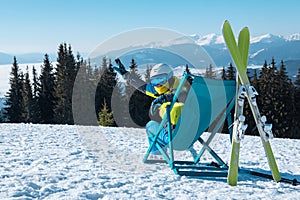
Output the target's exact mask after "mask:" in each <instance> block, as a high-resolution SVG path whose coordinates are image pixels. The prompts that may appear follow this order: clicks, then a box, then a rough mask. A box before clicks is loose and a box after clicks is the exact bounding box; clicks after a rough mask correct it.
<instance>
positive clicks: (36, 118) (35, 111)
mask: <svg viewBox="0 0 300 200" xmlns="http://www.w3.org/2000/svg"><path fill="white" fill-rule="evenodd" d="M32 81H33V82H32V87H33V91H32V110H31V121H32V122H33V123H39V122H40V120H41V109H40V106H39V102H38V99H39V96H38V95H39V91H40V86H41V84H40V82H39V79H38V76H37V73H36V69H35V67H34V66H33V68H32Z"/></svg>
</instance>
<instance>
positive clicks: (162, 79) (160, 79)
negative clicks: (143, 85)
mask: <svg viewBox="0 0 300 200" xmlns="http://www.w3.org/2000/svg"><path fill="white" fill-rule="evenodd" d="M167 81H168V76H167V74H161V75H157V76H154V77H152V78H151V84H152V85H153V86H159V85H164V84H165V83H166V82H167Z"/></svg>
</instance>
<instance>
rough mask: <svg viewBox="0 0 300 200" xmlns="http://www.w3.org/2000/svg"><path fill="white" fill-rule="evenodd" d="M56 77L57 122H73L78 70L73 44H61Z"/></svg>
mask: <svg viewBox="0 0 300 200" xmlns="http://www.w3.org/2000/svg"><path fill="white" fill-rule="evenodd" d="M55 71H56V74H55V75H56V76H55V77H56V79H55V93H56V99H57V101H56V105H55V111H54V112H55V118H56V120H55V121H56V122H57V123H66V124H73V123H74V120H73V114H72V94H73V93H72V92H73V85H74V82H75V78H76V74H77V71H78V68H77V65H76V61H75V58H74V55H73V52H72V48H71V45H69V46H68V47H67V44H66V43H64V44H60V45H59V49H58V58H57V64H56V69H55Z"/></svg>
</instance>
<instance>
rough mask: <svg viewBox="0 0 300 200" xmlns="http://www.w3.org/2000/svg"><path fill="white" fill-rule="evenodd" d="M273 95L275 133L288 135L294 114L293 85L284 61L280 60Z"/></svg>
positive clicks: (280, 135)
mask: <svg viewBox="0 0 300 200" xmlns="http://www.w3.org/2000/svg"><path fill="white" fill-rule="evenodd" d="M275 80H276V82H275V85H274V95H275V97H276V103H275V102H274V104H275V105H276V106H275V109H274V115H275V119H276V123H275V124H273V127H274V130H273V131H274V132H275V135H277V136H279V137H289V135H290V134H291V131H292V130H291V126H292V124H291V122H292V117H293V115H294V113H293V112H294V111H295V110H294V108H293V105H294V102H293V100H294V99H293V98H292V97H293V95H294V94H293V86H292V85H291V80H290V79H289V78H288V75H287V72H286V67H285V65H284V62H283V61H281V65H280V69H279V72H278V73H277V75H276V77H275Z"/></svg>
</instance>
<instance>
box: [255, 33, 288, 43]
mask: <svg viewBox="0 0 300 200" xmlns="http://www.w3.org/2000/svg"><path fill="white" fill-rule="evenodd" d="M275 41H276V42H279V41H285V38H284V37H283V36H281V35H273V34H270V33H267V34H264V35H261V36H256V37H252V38H251V40H250V42H251V43H258V42H261V43H272V42H275Z"/></svg>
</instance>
